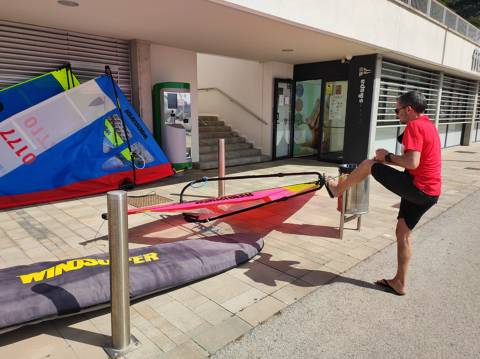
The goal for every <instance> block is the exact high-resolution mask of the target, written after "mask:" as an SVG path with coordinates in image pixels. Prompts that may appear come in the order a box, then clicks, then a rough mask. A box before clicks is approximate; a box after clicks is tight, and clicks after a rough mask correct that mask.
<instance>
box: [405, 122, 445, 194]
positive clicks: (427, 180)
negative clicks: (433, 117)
mask: <svg viewBox="0 0 480 359" xmlns="http://www.w3.org/2000/svg"><path fill="white" fill-rule="evenodd" d="M402 144H403V151H404V152H408V151H418V152H420V164H419V165H418V167H417V168H415V169H414V170H407V171H408V173H410V174H411V175H412V176H413V184H414V185H415V186H416V187H417V188H418V189H419V190H421V191H423V192H425V193H426V194H428V195H430V196H439V195H440V193H441V191H442V157H441V146H440V136H439V135H438V131H437V128H436V127H435V125H434V124H433V123H432V122H431V121H430V119H429V118H428V116H425V115H424V116H420V117H418V118H416V119H415V120H412V121H410V122H408V123H407V127H406V128H405V132H404V134H403V140H402Z"/></svg>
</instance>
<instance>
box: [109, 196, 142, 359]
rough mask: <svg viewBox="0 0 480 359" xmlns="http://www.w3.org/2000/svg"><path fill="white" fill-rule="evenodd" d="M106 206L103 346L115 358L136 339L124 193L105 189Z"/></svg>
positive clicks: (129, 348) (131, 345) (130, 348)
mask: <svg viewBox="0 0 480 359" xmlns="http://www.w3.org/2000/svg"><path fill="white" fill-rule="evenodd" d="M107 209H108V242H109V253H110V298H111V306H112V309H111V310H112V313H111V317H112V343H111V347H105V348H104V349H105V351H106V352H107V354H108V355H109V356H110V358H116V357H118V356H120V355H123V354H125V353H126V352H127V351H131V350H132V349H134V347H133V346H137V345H138V340H137V339H136V338H134V337H133V336H131V335H130V295H129V283H128V279H129V278H128V275H129V266H128V219H127V193H126V192H125V191H111V192H108V193H107Z"/></svg>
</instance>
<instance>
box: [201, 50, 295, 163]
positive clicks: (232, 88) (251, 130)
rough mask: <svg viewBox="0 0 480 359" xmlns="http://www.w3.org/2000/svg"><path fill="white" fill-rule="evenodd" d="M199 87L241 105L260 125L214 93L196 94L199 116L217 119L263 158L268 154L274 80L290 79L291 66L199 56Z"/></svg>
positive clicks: (269, 152)
mask: <svg viewBox="0 0 480 359" xmlns="http://www.w3.org/2000/svg"><path fill="white" fill-rule="evenodd" d="M197 59H198V62H197V63H198V87H199V88H210V87H216V88H219V89H221V90H222V91H224V92H225V93H227V94H228V95H230V96H231V97H233V98H234V99H235V100H236V101H238V102H240V103H241V104H242V105H244V106H245V107H246V108H248V109H249V110H250V111H251V112H253V113H254V114H256V115H257V116H258V117H260V118H262V119H263V120H264V121H265V122H267V123H268V125H265V124H263V123H261V122H259V121H258V120H257V119H256V118H255V117H254V116H252V115H251V114H250V113H248V112H247V111H245V110H244V109H242V108H241V107H240V106H238V105H236V104H234V103H232V102H231V101H229V100H228V99H227V98H226V97H225V96H223V95H221V94H220V93H218V92H217V91H208V92H207V91H200V92H199V113H209V114H217V115H219V116H220V117H221V118H222V119H223V120H224V121H225V122H226V123H227V124H228V125H229V126H231V127H232V128H233V129H234V130H235V131H237V132H239V134H240V135H241V136H244V137H246V138H247V140H248V141H249V142H252V143H253V144H254V145H255V147H257V148H259V149H261V150H262V153H263V154H267V155H270V154H271V141H272V140H271V138H272V133H271V132H272V126H271V122H272V106H273V78H274V77H281V78H292V76H293V66H292V65H288V64H280V63H273V62H268V63H262V62H258V61H249V60H242V59H234V58H229V57H223V56H215V55H207V54H198V58H197Z"/></svg>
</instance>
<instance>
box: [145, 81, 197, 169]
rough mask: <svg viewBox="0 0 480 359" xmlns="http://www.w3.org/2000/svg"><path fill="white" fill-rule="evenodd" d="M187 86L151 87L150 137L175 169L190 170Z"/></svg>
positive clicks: (166, 83) (188, 94) (180, 83)
mask: <svg viewBox="0 0 480 359" xmlns="http://www.w3.org/2000/svg"><path fill="white" fill-rule="evenodd" d="M190 104H191V102H190V84H189V83H185V82H160V83H158V84H155V85H154V86H153V134H154V137H155V139H156V140H157V142H158V143H159V144H160V145H161V147H162V149H163V151H164V152H165V154H166V155H167V157H168V159H169V160H170V162H171V163H172V165H173V168H174V169H176V170H183V169H187V168H191V167H192V152H191V151H192V150H191V148H192V119H191V107H190Z"/></svg>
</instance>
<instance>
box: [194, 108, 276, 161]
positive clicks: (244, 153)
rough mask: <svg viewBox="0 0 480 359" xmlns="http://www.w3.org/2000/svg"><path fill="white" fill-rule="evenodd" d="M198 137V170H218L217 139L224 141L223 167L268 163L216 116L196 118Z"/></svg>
mask: <svg viewBox="0 0 480 359" xmlns="http://www.w3.org/2000/svg"><path fill="white" fill-rule="evenodd" d="M198 127H199V137H200V139H199V140H200V162H199V168H200V169H212V168H218V139H219V138H224V139H225V166H226V167H228V166H238V165H244V164H249V163H258V162H263V161H268V160H269V159H270V158H269V157H268V156H264V155H262V153H261V151H260V150H259V149H257V148H254V147H253V145H252V144H251V143H249V142H246V140H245V138H244V137H240V136H239V135H238V133H236V132H234V131H232V129H231V128H230V127H229V126H225V123H224V122H223V121H219V120H218V117H217V116H202V115H200V116H199V117H198Z"/></svg>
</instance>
